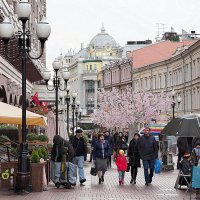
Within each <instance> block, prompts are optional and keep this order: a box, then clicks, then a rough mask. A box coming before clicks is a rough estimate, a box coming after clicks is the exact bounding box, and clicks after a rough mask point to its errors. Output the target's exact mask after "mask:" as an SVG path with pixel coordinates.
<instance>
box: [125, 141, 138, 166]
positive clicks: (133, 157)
mask: <svg viewBox="0 0 200 200" xmlns="http://www.w3.org/2000/svg"><path fill="white" fill-rule="evenodd" d="M127 156H128V157H129V165H130V166H133V167H141V165H140V153H139V150H138V141H136V140H135V139H132V140H131V141H130V144H129V148H128V153H127Z"/></svg>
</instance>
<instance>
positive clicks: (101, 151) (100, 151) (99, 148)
mask: <svg viewBox="0 0 200 200" xmlns="http://www.w3.org/2000/svg"><path fill="white" fill-rule="evenodd" d="M109 152H110V145H109V143H108V141H106V140H105V141H104V143H103V144H101V143H100V142H99V140H97V141H96V142H95V143H94V149H93V160H96V158H102V159H104V158H108V157H109V156H110V154H109Z"/></svg>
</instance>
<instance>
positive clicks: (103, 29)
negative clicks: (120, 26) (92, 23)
mask: <svg viewBox="0 0 200 200" xmlns="http://www.w3.org/2000/svg"><path fill="white" fill-rule="evenodd" d="M105 32H106V29H105V28H104V23H103V22H102V27H101V33H105Z"/></svg>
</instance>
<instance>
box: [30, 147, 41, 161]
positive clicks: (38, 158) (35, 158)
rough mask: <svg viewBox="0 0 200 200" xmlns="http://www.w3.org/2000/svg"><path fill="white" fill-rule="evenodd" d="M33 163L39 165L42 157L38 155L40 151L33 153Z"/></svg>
mask: <svg viewBox="0 0 200 200" xmlns="http://www.w3.org/2000/svg"><path fill="white" fill-rule="evenodd" d="M31 162H32V163H39V162H40V156H39V153H38V150H33V151H32V153H31Z"/></svg>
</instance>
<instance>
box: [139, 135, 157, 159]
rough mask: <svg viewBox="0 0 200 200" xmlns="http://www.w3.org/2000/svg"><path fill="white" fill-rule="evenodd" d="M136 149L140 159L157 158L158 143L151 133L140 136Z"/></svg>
mask: <svg viewBox="0 0 200 200" xmlns="http://www.w3.org/2000/svg"><path fill="white" fill-rule="evenodd" d="M138 150H139V152H140V157H141V159H142V160H155V159H157V158H158V145H157V143H156V140H155V138H154V137H153V136H152V135H149V136H145V135H143V136H142V137H140V139H139V141H138Z"/></svg>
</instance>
